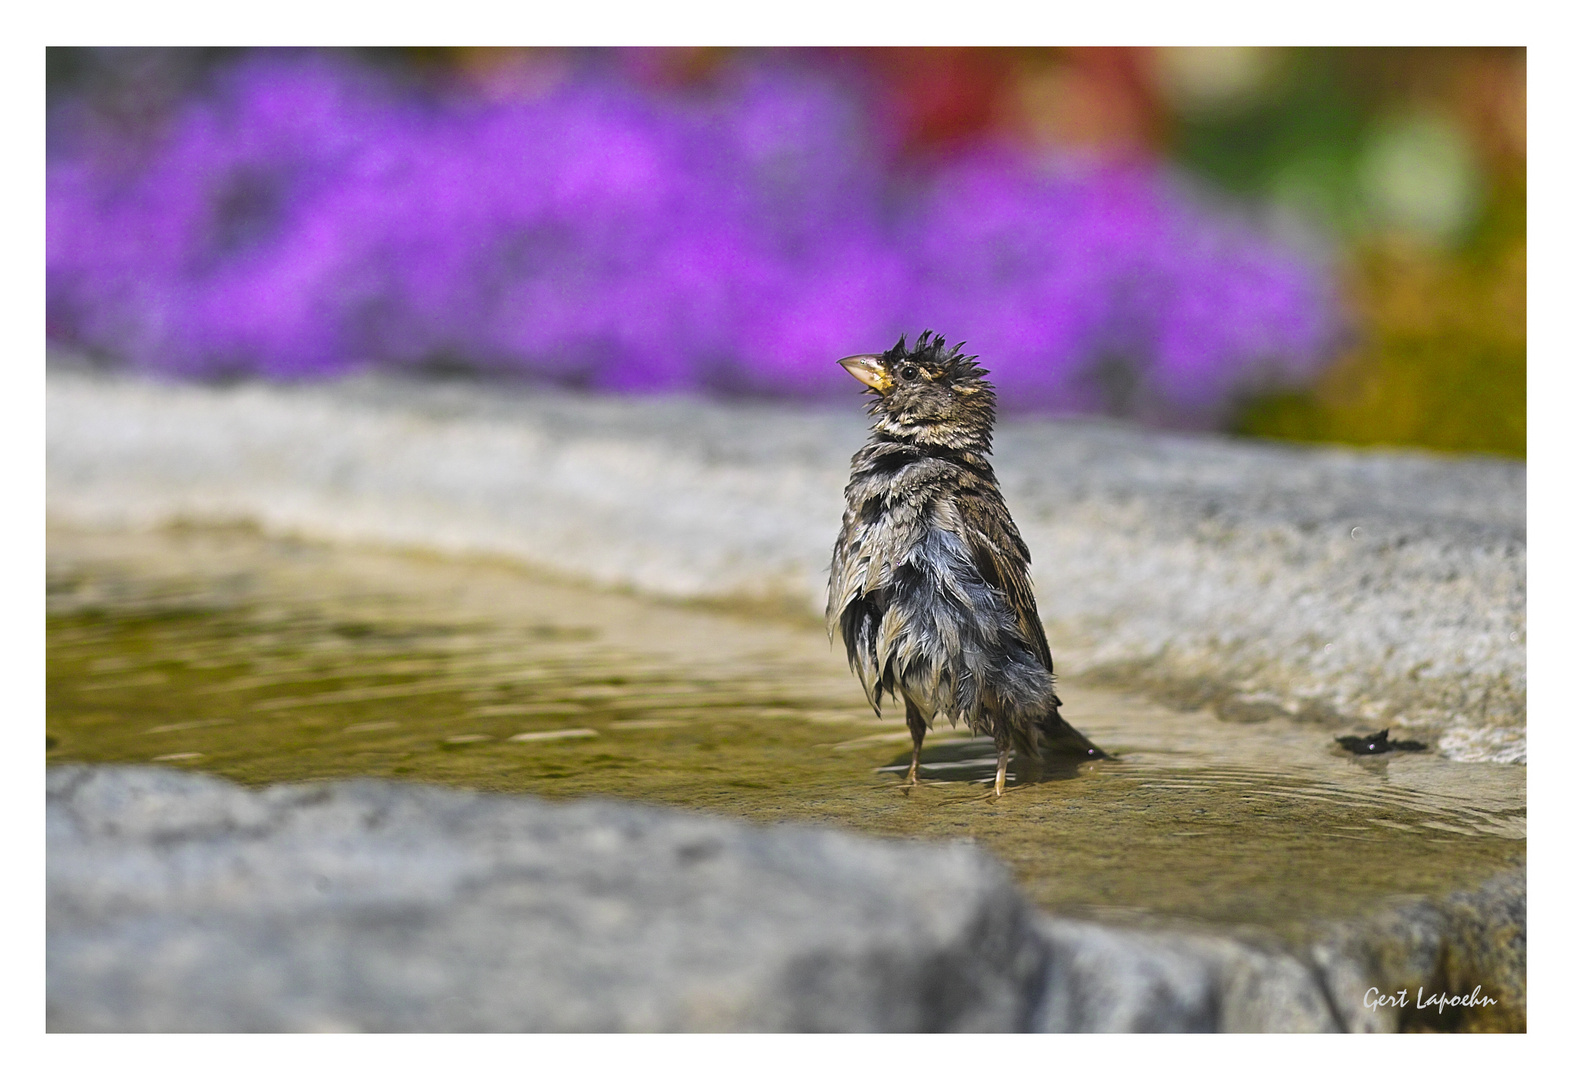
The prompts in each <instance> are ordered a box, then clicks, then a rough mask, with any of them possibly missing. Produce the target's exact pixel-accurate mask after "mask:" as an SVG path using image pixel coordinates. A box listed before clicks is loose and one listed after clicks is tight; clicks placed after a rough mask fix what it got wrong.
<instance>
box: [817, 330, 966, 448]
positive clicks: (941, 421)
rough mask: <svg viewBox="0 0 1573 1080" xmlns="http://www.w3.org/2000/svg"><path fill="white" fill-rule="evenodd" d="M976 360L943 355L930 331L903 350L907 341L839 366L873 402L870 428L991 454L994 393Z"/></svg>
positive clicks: (953, 352)
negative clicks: (872, 421)
mask: <svg viewBox="0 0 1573 1080" xmlns="http://www.w3.org/2000/svg"><path fill="white" fill-rule="evenodd" d="M977 359H978V358H977V357H976V356H964V355H962V352H961V346H960V345H957V346H956V347H955V348H952V349H946V347H945V339H944V338H942V337H936V336H934V334H933V332H932V331H930V330H925V331H923V334H922V336H920V337H919V338H918V340H917V341H916V342H914V343H913V346H912V348H911V349H910V350H909V349H908V348H907V338H906V335H905V334H903V335H902V336H901V340H899V341H897V342H896V344H895V345H894V346H893V347H892V348H890V349H887V350H885V351H884V352H882V353H866V354H863V355H861V356H848V357H846V358H845V359H843V360H841V361H840V364H841V366H842V367H844V368H846V369H847V374H849V375H851V376H852V377H853V378H854V379H856V380H857V381H858V382H860V383H862V384H863V385H864V386H866V387H868V391H867V392H868V393H870V394H872V395H873V396H874V400H873V401H872V402H870V404H869V409H868V411H869V414H870V415H871V416H873V417H874V428H875V430H876V431H882V432H884V433H885V434H887V435H891V436H894V437H896V438H899V439H903V440H911V441H913V442H917V443H924V444H931V445H937V446H945V447H949V448H951V449H981V450H982V451H984V452H987V451H988V450H989V448H990V441H991V432H992V431H993V428H994V387H993V385H992V384H990V383H989V382H988V381H987V380H986V379H984V378H983V376H985V375H987V374H988V372H987V371H985V370H984V369H983V368H980V367H979V366H978V364H977Z"/></svg>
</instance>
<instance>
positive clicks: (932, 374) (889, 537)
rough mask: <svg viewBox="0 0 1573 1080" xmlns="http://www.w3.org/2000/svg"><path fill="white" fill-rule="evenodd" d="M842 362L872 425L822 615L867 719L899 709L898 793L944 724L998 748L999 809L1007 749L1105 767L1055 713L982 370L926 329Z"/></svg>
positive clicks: (914, 777)
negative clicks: (859, 388) (838, 642)
mask: <svg viewBox="0 0 1573 1080" xmlns="http://www.w3.org/2000/svg"><path fill="white" fill-rule="evenodd" d="M840 364H841V366H842V367H844V368H845V369H846V370H847V372H848V373H849V374H850V375H852V377H853V378H855V379H857V380H858V381H859V382H861V383H863V384H864V386H865V387H867V390H866V391H865V392H866V393H868V394H871V395H873V401H872V402H870V404H869V410H868V411H869V414H870V416H872V417H873V426H872V430H871V432H870V435H869V440H868V442H867V443H866V444H865V445H864V446H863V448H862V449H861V450H859V451H858V452H857V453H856V454H855V455H854V456H853V458H852V479H851V481H850V482H849V483H848V484H847V487H846V511H845V513H844V514H843V515H842V519H841V534H840V535H839V536H838V537H837V538H836V547H835V553H834V556H833V558H832V561H831V567H830V588H829V603H828V606H827V609H826V612H825V614H826V619H827V621H828V622H829V625H830V632H831V635H832V637H834V635H835V634H836V633H837V632H839V633H840V635H841V637H842V640H843V641H844V642H845V644H846V649H847V661H848V663H849V664H850V665H851V668H852V670H853V672H854V673H855V674H856V675H857V677H858V679H859V681H861V682H862V684H863V689H864V690H865V692H867V694H868V700H869V703H870V704H871V705H873V706H874V711H875V712H876V713H878V712H879V711H880V705H881V702H882V700H883V698H884V697H885V695H887V694H888V695H890V696H891V698H892V700H894V698H895V696H896V694H897V693H899V694H900V696H901V698H902V700H903V701H904V702H905V704H906V710H907V727H908V729H909V730H910V731H911V732H912V767H911V768H910V769H909V770H908V771H907V777H906V781H905V783H904V785H903V787H905V788H907V789H908V790H910V788H911V787H912V786H914V785H916V784H917V783H918V762H919V758H920V755H921V754H922V751H923V736H924V733H925V732H926V731H928V730H929V729H930V728H932V727H933V726H934V725H935V724H937V723H939V722H940V721H949V722H950V724H951V726H952V727H954V726H955V725H956V724H957V723H958V722H959V723H963V724H966V725H967V727H968V728H969V729H971V731H972V732H973V734H975V735H981V736H987V737H990V738H992V739H993V740H994V745H995V748H996V750H997V752H998V765H997V768H996V770H995V776H994V791H993V795H992V797H994V798H998V797H999V796H1000V795H1002V794H1003V793H1004V790H1005V766H1006V763H1007V761H1008V759H1009V756H1010V752H1011V751H1012V750H1013V749H1014V750H1015V751H1016V752H1017V754H1018V755H1019V756H1025V757H1026V758H1029V759H1031V760H1033V761H1041V760H1043V758H1044V757H1045V756H1046V755H1048V754H1050V753H1053V754H1060V755H1073V756H1074V757H1077V758H1081V759H1084V760H1086V759H1093V758H1101V757H1105V756H1106V755H1105V754H1104V753H1103V751H1101V750H1099V749H1098V748H1097V747H1096V746H1094V745H1093V744H1092V743H1091V742H1090V741H1088V739H1087V738H1086V736H1084V735H1082V734H1081V732H1079V731H1077V730H1076V729H1075V728H1073V727H1071V726H1070V724H1068V723H1066V722H1065V720H1064V719H1062V718H1061V716H1060V712H1059V709H1060V704H1061V702H1060V699H1059V696H1058V695H1057V694H1056V693H1055V688H1054V661H1053V659H1052V658H1051V657H1050V655H1049V643H1048V640H1047V638H1046V637H1045V636H1044V633H1043V624H1042V622H1041V621H1040V620H1039V618H1038V607H1037V602H1036V600H1035V599H1034V597H1033V593H1032V585H1031V582H1030V580H1029V578H1028V572H1027V566H1028V563H1029V561H1030V558H1031V557H1030V555H1029V554H1028V552H1027V545H1026V544H1024V543H1023V542H1022V539H1021V534H1020V533H1019V532H1018V531H1017V529H1016V523H1015V521H1013V520H1012V519H1011V516H1010V511H1009V510H1007V509H1006V508H1005V500H1004V498H1003V497H1002V496H1001V495H1000V490H999V483H998V481H997V480H996V479H995V477H994V468H993V466H991V465H990V464H989V457H988V455H989V454H990V453H991V452H992V450H993V430H994V406H995V399H994V387H993V386H992V385H991V384H990V383H989V382H987V381H986V380H985V379H984V376H985V375H987V374H988V372H987V371H986V370H984V369H983V368H980V367H979V366H978V364H977V357H975V356H964V355H963V354H962V352H961V348H960V346H959V345H958V346H957V347H955V348H952V349H948V350H947V349H946V347H945V339H944V338H943V337H935V336H933V333H932V332H931V331H924V333H923V334H922V336H921V337H919V338H918V339H917V341H916V342H915V343H914V344H913V346H912V348H911V349H910V350H909V349H908V348H907V339H906V336H905V335H902V337H901V340H899V341H897V342H896V344H895V346H894V347H893V348H891V349H889V350H887V351H886V352H883V353H878V354H866V355H861V356H848V357H846V358H845V359H843V360H841V361H840Z"/></svg>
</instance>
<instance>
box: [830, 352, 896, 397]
mask: <svg viewBox="0 0 1573 1080" xmlns="http://www.w3.org/2000/svg"><path fill="white" fill-rule="evenodd" d="M836 363H838V364H840V365H841V366H842V367H844V368H846V369H847V374H848V375H850V376H852V377H853V378H854V379H856V380H857V381H858V382H860V383H862V384H863V385H864V386H866V387H868V388H869V389H870V390H873V391H875V392H876V393H880V394H883V393H884V392H885V391H886V390H889V389H890V386H891V378H890V376H889V375H888V374H886V372H885V365H884V364H883V363H882V362H881V361H880V358H879V355H878V354H877V353H865V354H863V355H862V356H844V357H842V358H841V359H840V360H837V361H836Z"/></svg>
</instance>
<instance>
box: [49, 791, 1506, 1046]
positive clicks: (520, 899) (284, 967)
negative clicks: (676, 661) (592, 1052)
mask: <svg viewBox="0 0 1573 1080" xmlns="http://www.w3.org/2000/svg"><path fill="white" fill-rule="evenodd" d="M47 787H48V810H47V817H46V821H47V830H48V832H47V835H48V861H47V935H46V942H47V994H46V1002H47V1010H46V1023H47V1026H48V1029H49V1030H51V1031H322V1030H351V1031H726V1030H747V1031H964V1030H975V1031H1022V1030H1036V1031H1336V1030H1357V1031H1358V1030H1392V1029H1393V1028H1395V1027H1396V1026H1397V1025H1398V1023H1399V1020H1400V1017H1399V1013H1398V1011H1397V1010H1391V1009H1390V1010H1385V1011H1380V1010H1370V1009H1366V1008H1364V1007H1363V1005H1362V999H1363V997H1364V995H1365V993H1366V991H1367V988H1368V987H1370V986H1373V985H1375V986H1382V987H1386V988H1389V989H1395V988H1398V987H1400V986H1408V987H1409V988H1410V989H1411V992H1413V991H1414V990H1415V989H1416V988H1417V987H1418V986H1419V985H1428V986H1431V987H1432V988H1433V989H1443V988H1452V989H1461V990H1463V991H1464V992H1466V993H1467V991H1468V988H1469V986H1472V985H1474V984H1475V983H1476V982H1484V983H1485V984H1486V986H1487V989H1488V990H1490V991H1491V992H1492V993H1494V994H1496V996H1497V997H1498V999H1499V1001H1501V1002H1502V1008H1501V1009H1500V1010H1499V1011H1498V1012H1497V1013H1494V1014H1490V1015H1488V1016H1487V1017H1486V1020H1485V1021H1484V1022H1485V1024H1486V1026H1496V1027H1500V1028H1504V1029H1513V1028H1515V1027H1516V1028H1518V1029H1522V1027H1523V1011H1522V1009H1523V1000H1524V999H1523V972H1524V922H1523V916H1524V890H1523V877H1522V875H1517V876H1510V877H1506V878H1503V879H1500V880H1498V881H1496V882H1494V883H1492V884H1491V885H1489V886H1488V887H1487V888H1485V889H1483V890H1481V891H1479V892H1478V893H1475V894H1471V895H1461V896H1456V897H1453V898H1451V899H1448V900H1446V901H1440V902H1427V903H1423V904H1418V905H1410V906H1408V907H1405V908H1401V909H1398V910H1395V911H1393V912H1389V913H1386V914H1381V915H1377V916H1375V917H1373V918H1372V919H1370V920H1365V921H1362V922H1361V923H1359V924H1351V925H1348V926H1343V927H1337V928H1333V929H1332V930H1331V931H1329V932H1328V933H1327V934H1326V935H1325V936H1324V937H1323V938H1322V940H1320V941H1318V942H1317V943H1315V944H1314V945H1312V946H1311V947H1310V948H1308V949H1306V950H1304V951H1303V954H1297V953H1293V952H1290V951H1288V950H1287V949H1284V948H1282V947H1275V946H1272V945H1271V944H1265V945H1264V944H1262V943H1247V942H1244V941H1241V940H1233V939H1230V938H1227V937H1223V936H1220V935H1217V934H1212V935H1206V934H1197V933H1179V932H1174V931H1151V930H1137V929H1124V928H1114V927H1107V926H1100V925H1095V924H1091V923H1085V922H1080V921H1075V920H1066V919H1057V918H1049V917H1045V916H1042V915H1036V914H1034V913H1033V912H1032V911H1031V910H1030V909H1029V908H1028V906H1027V905H1026V904H1025V902H1024V901H1023V900H1022V899H1021V898H1020V897H1019V896H1018V894H1017V893H1016V892H1015V891H1014V890H1013V888H1012V887H1011V885H1010V883H1009V880H1008V878H1007V876H1006V874H1005V872H1004V870H1003V868H1001V867H1000V866H999V865H998V864H997V863H996V862H994V861H993V860H992V859H991V858H990V857H988V856H987V855H985V854H984V853H982V852H981V851H979V850H978V849H976V848H974V847H972V846H971V845H969V844H965V843H954V844H944V845H936V844H924V843H917V842H910V841H897V840H876V839H870V838H865V837H857V836H852V835H849V834H845V833H839V832H836V831H832V830H826V829H810V828H802V827H792V826H780V827H773V828H760V827H755V826H748V825H742V824H737V823H732V822H727V821H724V820H720V819H715V818H709V817H703V816H699V815H694V814H687V813H680V812H676V811H671V810H663V809H656V808H651V807H641V806H633V805H620V804H614V803H605V802H599V803H598V802H579V803H570V804H553V803H548V802H544V801H542V800H538V799H529V798H521V797H509V796H496V795H479V794H474V793H469V792H463V791H455V790H450V789H444V788H433V787H424V786H418V785H407V784H396V783H389V782H384V781H353V782H341V783H332V784H304V785H280V786H276V787H270V788H265V789H261V790H251V789H246V788H242V787H239V786H237V785H234V784H230V783H228V782H225V781H221V780H217V779H213V778H210V777H205V776H201V775H197V774H192V773H184V772H177V771H173V770H168V769H160V768H148V767H109V766H96V767H95V766H64V767H57V768H53V769H51V770H49V773H48V781H47ZM1515 995H1516V996H1515ZM1456 1017H1457V1011H1456V1010H1455V1012H1454V1014H1453V1015H1452V1016H1451V1017H1446V1018H1444V1017H1442V1016H1441V1014H1439V1021H1441V1020H1447V1021H1451V1020H1454V1019H1456ZM1441 1026H1446V1023H1445V1022H1443V1023H1441Z"/></svg>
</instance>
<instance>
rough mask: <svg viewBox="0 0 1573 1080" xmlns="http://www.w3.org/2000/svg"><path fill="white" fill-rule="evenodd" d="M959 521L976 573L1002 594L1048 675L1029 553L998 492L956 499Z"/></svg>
mask: <svg viewBox="0 0 1573 1080" xmlns="http://www.w3.org/2000/svg"><path fill="white" fill-rule="evenodd" d="M958 502H959V506H958V509H959V510H960V517H961V521H962V526H963V529H962V535H963V536H964V537H965V538H966V542H967V549H968V551H970V552H971V554H972V560H973V562H974V563H976V564H977V567H978V573H980V574H981V575H982V576H983V580H984V581H987V582H988V583H989V584H990V585H992V586H993V587H994V588H996V589H998V590H999V591H1000V592H1001V593H1003V594H1004V596H1005V600H1006V602H1007V603H1009V604H1010V608H1011V610H1012V611H1013V612H1015V614H1016V625H1017V626H1018V627H1020V629H1021V636H1022V638H1023V639H1024V640H1025V641H1026V642H1027V644H1028V645H1029V646H1031V648H1032V650H1033V652H1035V653H1037V655H1038V659H1040V660H1042V661H1043V666H1044V668H1045V669H1047V670H1048V671H1049V673H1050V674H1053V672H1054V661H1053V659H1052V658H1051V657H1050V656H1049V639H1048V637H1047V636H1046V635H1045V634H1044V632H1043V622H1042V621H1041V620H1040V619H1039V618H1038V601H1037V598H1036V597H1035V596H1034V595H1033V592H1032V579H1031V578H1030V577H1029V575H1028V572H1027V565H1028V563H1030V562H1031V560H1032V556H1031V554H1030V553H1029V552H1028V551H1027V545H1026V543H1025V542H1024V541H1023V540H1022V539H1021V533H1020V532H1018V531H1017V530H1016V523H1015V522H1014V521H1013V520H1011V516H1010V511H1009V510H1007V509H1006V508H1005V502H1004V500H1002V499H1001V498H1000V497H999V495H998V494H993V495H992V497H990V495H989V494H985V493H980V494H977V495H968V496H964V497H963V498H962V499H960V500H958Z"/></svg>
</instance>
